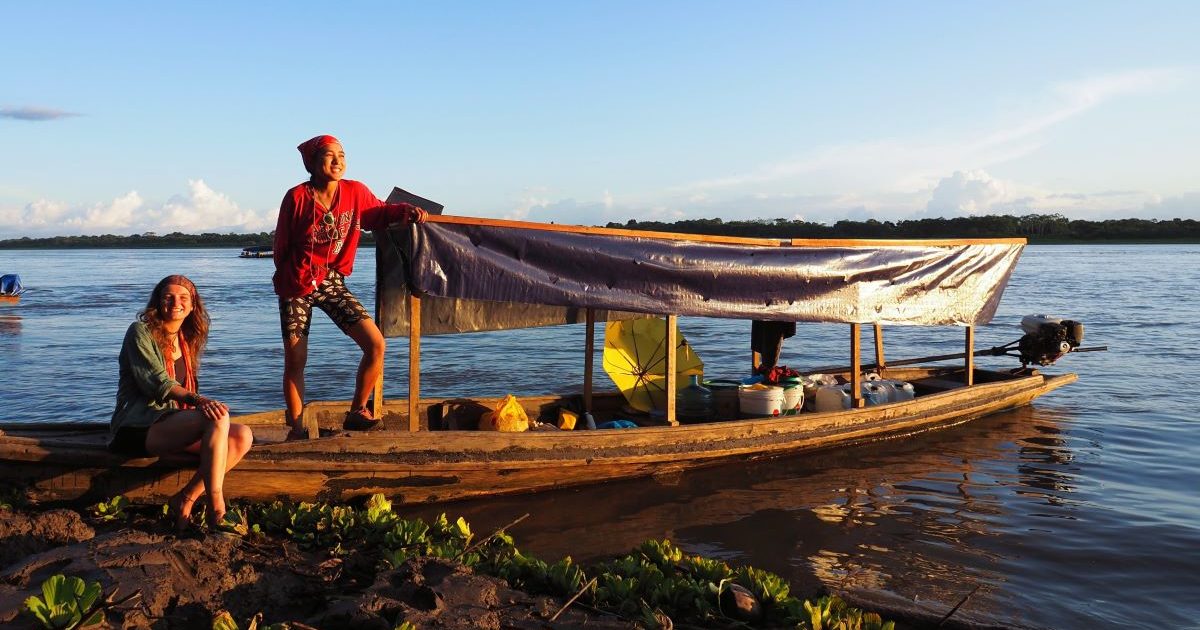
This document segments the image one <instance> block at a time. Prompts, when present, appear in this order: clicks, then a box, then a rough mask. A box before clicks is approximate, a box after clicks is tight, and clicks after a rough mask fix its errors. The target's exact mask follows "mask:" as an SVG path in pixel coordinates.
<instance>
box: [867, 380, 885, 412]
mask: <svg viewBox="0 0 1200 630" xmlns="http://www.w3.org/2000/svg"><path fill="white" fill-rule="evenodd" d="M891 389H892V388H891V387H889V386H887V385H885V384H883V381H867V382H865V383H863V384H862V397H863V400H864V401H865V402H866V403H867V406H868V407H874V406H875V405H886V404H887V403H888V402H889V399H890V398H891Z"/></svg>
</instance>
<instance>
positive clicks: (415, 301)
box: [408, 293, 421, 433]
mask: <svg viewBox="0 0 1200 630" xmlns="http://www.w3.org/2000/svg"><path fill="white" fill-rule="evenodd" d="M420 403H421V298H419V297H417V295H416V294H415V293H410V294H409V295H408V430H409V431H411V432H413V433H416V432H417V431H420V430H421V411H420Z"/></svg>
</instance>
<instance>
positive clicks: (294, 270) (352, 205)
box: [272, 179, 416, 298]
mask: <svg viewBox="0 0 1200 630" xmlns="http://www.w3.org/2000/svg"><path fill="white" fill-rule="evenodd" d="M415 211H416V207H415V206H413V205H411V204H407V203H401V204H386V203H384V202H382V201H380V200H379V198H378V197H376V196H375V195H374V194H373V193H371V190H370V189H369V188H367V187H366V186H365V185H363V184H362V183H361V182H356V181H354V180H350V179H343V180H341V181H339V182H338V188H337V192H336V193H335V194H334V197H333V207H332V208H325V207H323V206H320V205H318V204H317V202H316V200H315V199H314V198H313V192H312V188H311V187H310V186H309V185H308V183H307V182H305V183H303V184H300V185H298V186H296V187H294V188H292V189H291V190H289V191H287V194H285V195H284V196H283V203H282V204H280V206H279V221H278V223H277V224H276V226H275V246H274V250H275V277H274V278H273V279H272V280H273V282H274V283H275V293H277V294H278V295H279V296H280V297H283V298H295V297H300V296H303V295H308V294H309V293H312V292H313V290H314V289H316V288H317V285H318V284H320V282H321V281H322V280H324V279H325V274H326V272H327V270H329V269H333V270H335V271H337V272H338V273H341V274H342V275H344V276H348V275H350V273H351V272H352V271H353V270H354V254H355V252H357V251H358V239H359V234H360V229H364V230H378V229H380V228H383V227H386V226H387V225H389V224H392V223H396V222H399V221H411V220H412V217H413V215H414V214H415Z"/></svg>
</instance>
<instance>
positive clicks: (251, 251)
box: [238, 245, 275, 258]
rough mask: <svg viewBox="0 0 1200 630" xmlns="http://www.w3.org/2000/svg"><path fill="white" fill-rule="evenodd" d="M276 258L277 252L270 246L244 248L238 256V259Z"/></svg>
mask: <svg viewBox="0 0 1200 630" xmlns="http://www.w3.org/2000/svg"><path fill="white" fill-rule="evenodd" d="M274 256H275V252H274V250H273V249H272V248H271V246H270V245H256V246H254V247H243V248H242V253H241V254H238V258H272V257H274Z"/></svg>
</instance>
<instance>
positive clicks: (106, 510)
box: [88, 494, 129, 521]
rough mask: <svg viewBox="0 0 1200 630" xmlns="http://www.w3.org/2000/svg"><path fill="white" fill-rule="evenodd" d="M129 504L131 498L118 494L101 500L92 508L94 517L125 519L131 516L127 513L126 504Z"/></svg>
mask: <svg viewBox="0 0 1200 630" xmlns="http://www.w3.org/2000/svg"><path fill="white" fill-rule="evenodd" d="M128 505H129V500H128V499H126V498H125V497H123V496H121V495H119V494H118V495H117V496H115V497H113V498H111V499H109V500H108V501H101V502H99V503H97V504H95V505H93V506H91V507H90V508H88V511H89V512H91V515H92V518H95V519H96V520H98V521H123V520H125V519H127V518H129V515H128V514H126V513H125V508H126V506H128Z"/></svg>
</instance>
